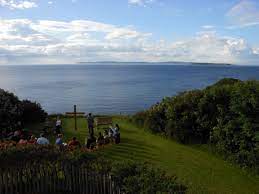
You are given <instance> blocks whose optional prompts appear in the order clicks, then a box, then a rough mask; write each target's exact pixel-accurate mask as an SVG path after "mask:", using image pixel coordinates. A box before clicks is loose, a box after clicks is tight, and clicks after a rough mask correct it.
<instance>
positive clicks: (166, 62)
mask: <svg viewBox="0 0 259 194" xmlns="http://www.w3.org/2000/svg"><path fill="white" fill-rule="evenodd" d="M77 63H78V64H87V63H102V64H105V63H127V64H134V63H144V64H154V63H160V64H185V65H233V64H230V63H209V62H206V63H205V62H182V61H165V62H146V61H135V62H132V61H92V62H86V61H85V62H84V61H80V62H77Z"/></svg>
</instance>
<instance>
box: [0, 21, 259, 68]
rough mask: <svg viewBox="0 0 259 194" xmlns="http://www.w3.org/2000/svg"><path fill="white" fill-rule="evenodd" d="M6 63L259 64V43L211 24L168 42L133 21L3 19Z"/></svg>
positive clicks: (0, 34)
mask: <svg viewBox="0 0 259 194" xmlns="http://www.w3.org/2000/svg"><path fill="white" fill-rule="evenodd" d="M0 26H1V28H0V61H1V64H3V63H4V64H21V63H26V64H35V63H43V64H44V63H75V62H79V61H106V60H112V61H193V62H217V63H238V64H259V48H253V47H251V46H249V45H248V44H247V42H246V41H245V40H244V39H240V38H233V37H222V36H219V35H218V34H217V33H216V32H215V31H213V30H208V29H206V28H205V31H202V32H199V33H197V34H196V35H195V36H193V37H192V38H189V39H185V40H181V41H177V42H167V41H164V40H155V39H154V37H153V36H152V34H151V33H145V32H140V31H138V30H136V29H134V28H133V27H127V26H125V27H123V26H115V25H111V24H105V23H100V22H95V21H89V20H73V21H68V22H64V21H54V20H51V21H50V20H37V21H33V20H29V19H12V20H11V19H10V20H8V19H0Z"/></svg>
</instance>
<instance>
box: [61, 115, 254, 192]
mask: <svg viewBox="0 0 259 194" xmlns="http://www.w3.org/2000/svg"><path fill="white" fill-rule="evenodd" d="M114 122H115V123H118V124H119V125H120V126H121V144H118V145H113V146H108V147H107V148H105V149H102V150H100V151H99V152H100V153H101V154H103V155H104V156H105V157H106V158H109V159H113V160H124V159H129V160H135V161H148V162H151V163H153V164H154V165H157V166H158V167H160V168H162V169H164V170H166V171H167V172H168V173H170V174H172V175H176V176H177V177H178V178H179V179H180V181H182V182H183V183H185V184H187V186H188V187H189V188H190V189H189V193H240V194H246V193H258V192H259V184H258V183H259V177H258V176H254V175H251V174H249V173H247V172H245V171H244V170H242V169H240V168H238V167H236V166H235V165H231V164H230V163H229V162H226V161H224V160H222V159H220V158H218V157H216V156H215V155H213V154H212V153H209V152H207V151H206V150H204V149H203V150H201V149H198V148H197V147H191V146H185V145H181V144H179V143H177V142H175V141H172V140H168V139H165V138H163V137H160V136H157V135H153V134H150V133H149V132H146V131H144V130H142V129H140V128H138V127H136V126H135V125H133V124H131V123H129V122H128V121H127V120H124V119H123V118H121V117H116V118H114ZM86 124H87V123H86V120H85V119H83V118H81V119H78V130H77V131H75V130H74V129H73V119H72V118H71V119H70V118H66V119H64V120H63V127H64V129H65V130H64V131H65V140H66V141H67V140H68V139H70V138H72V137H73V136H76V137H78V139H79V140H80V141H81V142H82V143H83V142H84V139H85V137H86V136H87V135H88V130H87V127H86V126H87V125H86Z"/></svg>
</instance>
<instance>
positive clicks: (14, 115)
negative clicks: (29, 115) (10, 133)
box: [0, 89, 22, 130]
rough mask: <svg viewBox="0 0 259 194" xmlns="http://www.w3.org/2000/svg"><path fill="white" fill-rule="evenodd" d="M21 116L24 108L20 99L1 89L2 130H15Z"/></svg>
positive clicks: (0, 123)
mask: <svg viewBox="0 0 259 194" xmlns="http://www.w3.org/2000/svg"><path fill="white" fill-rule="evenodd" d="M21 114H22V108H21V104H20V101H19V99H18V97H17V96H15V95H14V94H12V93H9V92H6V91H4V90H2V89H0V130H1V129H13V128H15V127H16V126H17V123H18V121H20V118H21Z"/></svg>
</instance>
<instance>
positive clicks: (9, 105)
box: [0, 89, 47, 130]
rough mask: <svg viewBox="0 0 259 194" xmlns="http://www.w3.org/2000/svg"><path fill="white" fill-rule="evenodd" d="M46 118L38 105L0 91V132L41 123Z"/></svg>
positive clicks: (45, 114)
mask: <svg viewBox="0 0 259 194" xmlns="http://www.w3.org/2000/svg"><path fill="white" fill-rule="evenodd" d="M46 116H47V113H46V112H45V111H44V110H43V109H42V108H41V106H40V104H38V103H36V102H30V101H29V100H24V101H20V100H19V99H18V97H17V96H15V95H14V94H12V93H10V92H7V91H4V90H2V89H0V130H2V129H7V130H15V129H17V128H18V127H21V126H20V125H21V124H27V123H32V122H42V121H44V120H45V119H46ZM19 123H20V124H19Z"/></svg>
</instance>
